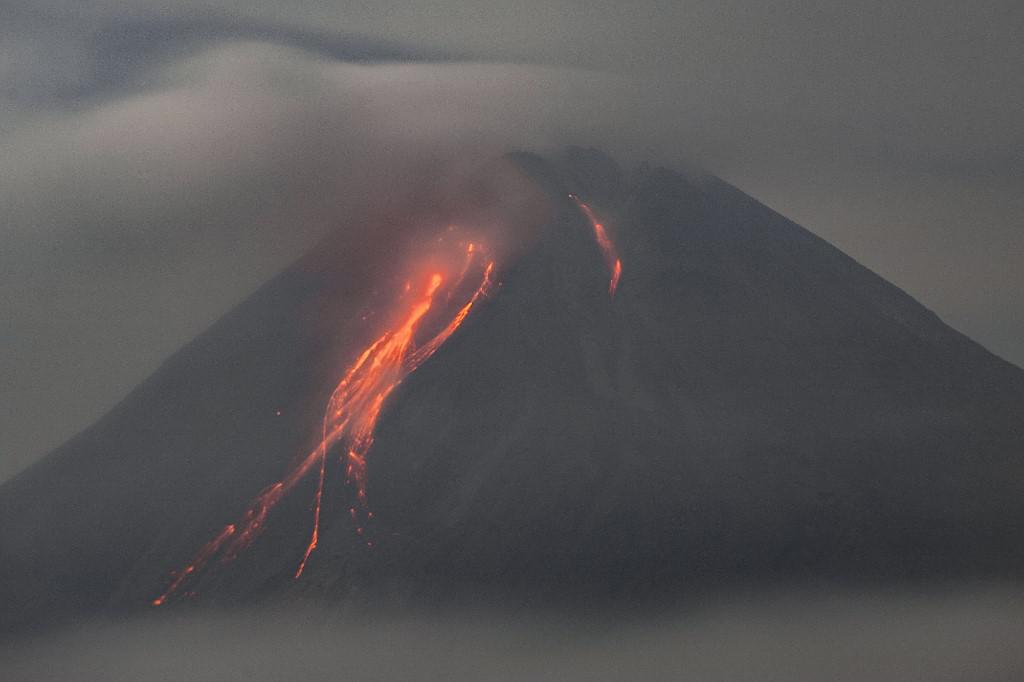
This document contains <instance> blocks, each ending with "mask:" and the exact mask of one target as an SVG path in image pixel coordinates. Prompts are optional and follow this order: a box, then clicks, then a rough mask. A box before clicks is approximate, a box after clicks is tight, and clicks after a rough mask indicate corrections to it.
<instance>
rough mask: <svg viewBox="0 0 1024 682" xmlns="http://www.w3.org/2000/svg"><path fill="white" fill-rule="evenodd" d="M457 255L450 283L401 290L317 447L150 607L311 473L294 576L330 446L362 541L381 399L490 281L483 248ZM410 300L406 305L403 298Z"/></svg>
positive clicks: (260, 521) (334, 399) (235, 548)
mask: <svg viewBox="0 0 1024 682" xmlns="http://www.w3.org/2000/svg"><path fill="white" fill-rule="evenodd" d="M462 250H463V251H464V253H465V260H464V264H463V267H462V269H461V272H460V273H459V274H458V276H457V277H453V278H451V281H450V282H446V276H445V273H444V272H440V271H434V272H431V273H429V275H428V276H427V278H426V283H425V285H424V286H423V287H422V289H420V293H418V294H416V295H415V296H412V292H413V290H414V288H415V287H414V285H413V280H410V281H409V282H408V283H407V284H406V285H405V287H404V294H403V296H402V299H401V306H400V309H399V311H397V314H396V315H395V316H394V319H396V320H397V322H396V323H395V324H394V325H393V326H392V327H390V328H388V329H385V330H384V331H383V332H382V333H381V334H380V336H378V337H377V339H376V340H374V341H373V342H372V343H370V344H369V345H368V346H367V347H366V348H365V349H364V350H363V352H362V353H361V354H360V355H359V356H358V358H357V359H356V360H355V362H353V363H352V365H351V366H350V367H349V368H348V370H347V371H346V372H345V374H344V376H343V377H342V379H341V381H340V382H339V383H338V385H337V387H336V388H335V389H334V392H333V393H332V394H331V397H330V400H329V401H328V403H327V409H326V411H325V413H324V418H323V424H322V429H321V434H320V442H319V444H318V445H317V447H316V448H314V449H313V450H312V451H311V452H310V453H308V454H307V455H306V456H305V457H304V458H302V459H301V460H300V461H299V462H298V463H297V464H295V465H294V466H293V467H292V468H291V469H290V470H289V471H288V472H287V473H286V475H285V476H284V477H283V478H282V479H281V480H279V481H277V482H276V483H274V484H272V485H270V486H268V487H267V488H265V489H264V490H263V492H261V493H260V494H259V495H258V496H257V497H256V498H255V499H254V500H253V501H252V503H251V504H250V505H249V507H248V509H247V510H246V512H245V514H244V515H243V517H242V519H241V520H240V521H238V522H236V523H231V524H228V525H226V526H224V528H223V529H221V531H220V532H219V533H218V534H217V535H216V536H215V537H214V538H213V539H212V540H210V541H209V542H207V543H206V544H205V545H204V546H203V547H202V549H200V550H199V552H198V553H197V554H196V555H195V556H194V557H193V559H192V561H191V562H190V563H189V564H188V565H187V566H185V567H184V568H183V569H181V570H179V571H177V572H175V573H174V574H173V578H172V580H171V582H170V584H169V585H168V587H167V588H166V590H165V591H164V593H163V594H161V595H160V596H159V597H157V598H156V599H154V600H153V601H152V602H151V603H152V604H153V605H154V606H160V605H161V604H164V603H166V601H167V599H168V598H169V597H170V596H171V595H173V594H174V593H175V592H177V591H178V590H179V588H181V587H182V585H183V584H184V583H185V582H186V581H188V580H189V578H190V577H192V576H195V575H197V574H198V573H200V572H201V571H202V570H203V568H204V567H205V566H206V565H207V564H208V563H209V562H210V561H211V560H212V559H214V558H215V557H219V560H220V562H221V563H224V562H227V561H230V560H232V559H234V558H235V557H236V556H238V554H239V553H240V552H241V551H242V550H244V549H245V548H246V547H248V546H249V545H250V544H251V543H252V542H253V540H254V539H255V538H256V536H257V535H258V534H259V532H260V531H261V530H262V528H263V526H264V525H265V523H266V521H267V516H268V515H269V513H270V511H271V509H273V507H274V506H275V505H276V504H277V503H278V502H279V501H280V500H281V499H282V498H284V496H285V495H287V494H288V493H289V492H291V490H292V489H293V488H294V487H295V486H296V485H297V484H298V483H299V482H300V481H302V480H303V479H304V478H305V477H306V475H307V474H308V473H309V472H310V471H312V470H314V469H315V470H316V471H317V472H318V479H317V487H316V493H315V495H314V498H313V529H312V533H311V536H310V539H309V542H308V544H307V546H306V551H305V553H304V554H303V556H302V559H301V561H300V562H299V564H298V567H297V568H296V571H295V577H296V578H298V577H299V576H301V575H302V572H303V571H304V570H305V568H306V564H307V562H308V561H309V558H310V555H312V553H313V551H314V550H315V549H316V547H317V543H318V542H319V539H320V511H321V502H322V499H323V491H324V479H325V476H326V473H327V466H326V464H327V457H328V455H329V454H330V453H331V452H332V451H333V450H334V448H335V446H339V445H340V446H342V447H344V450H343V452H344V454H343V455H342V460H343V463H344V467H345V480H346V482H347V483H348V484H349V485H350V486H352V488H353V489H354V491H355V502H354V504H353V506H352V507H350V509H349V515H350V517H351V519H352V522H353V523H354V525H355V528H356V533H357V534H358V535H359V536H364V531H365V524H366V520H368V519H371V518H373V512H371V511H370V510H369V506H368V503H367V491H366V484H367V478H366V458H367V454H368V453H369V450H370V448H371V447H372V446H373V440H374V430H375V429H376V426H377V422H378V420H379V418H380V415H381V411H382V410H383V409H384V405H385V403H386V402H387V399H388V397H389V396H390V395H391V393H392V392H393V391H394V390H395V388H397V387H398V385H399V384H400V383H401V382H402V380H403V379H405V377H407V376H408V375H409V374H411V373H412V372H414V371H415V370H416V369H417V368H418V367H419V366H420V365H422V364H423V363H424V362H426V360H427V359H429V358H430V357H431V356H432V355H433V354H434V353H435V352H436V351H437V349H438V348H440V347H441V345H442V344H444V342H445V341H447V340H448V338H449V337H451V335H452V334H454V333H455V330H456V329H458V328H459V326H460V325H461V324H462V323H463V321H464V320H465V319H466V317H467V316H468V315H469V313H470V311H471V310H472V309H473V307H474V306H476V305H477V304H478V303H479V301H480V300H481V298H483V297H484V296H486V295H487V293H488V292H489V291H490V288H491V286H492V284H493V276H494V267H495V264H494V261H493V260H490V259H489V258H488V256H487V255H486V250H485V249H484V248H483V247H482V246H481V245H480V244H478V243H477V244H474V243H470V244H468V245H466V244H463V245H462ZM471 271H474V272H479V277H480V279H479V283H478V284H477V286H476V287H475V289H474V290H473V291H472V293H471V294H470V295H469V296H468V299H467V300H466V302H465V303H464V304H463V305H462V306H461V307H459V308H458V309H457V310H455V311H454V313H453V314H452V315H451V317H450V319H449V320H448V322H447V323H446V324H444V326H443V327H441V328H440V330H439V331H437V332H435V333H434V334H433V336H430V337H429V338H428V339H427V340H426V341H423V342H422V343H417V341H418V332H421V331H422V330H421V327H422V326H424V322H425V319H427V318H429V320H430V323H431V324H429V325H427V326H434V327H435V328H436V326H438V325H439V323H440V321H443V319H445V318H444V317H441V318H440V320H435V317H434V315H435V314H438V315H440V314H442V313H446V312H448V311H447V308H448V305H447V303H448V301H450V300H451V298H452V297H453V296H456V295H460V294H463V295H464V294H465V293H468V292H465V291H464V287H462V286H461V285H462V282H463V280H464V279H465V278H466V277H467V276H468V274H469V273H470V272H471ZM443 290H446V291H447V295H446V296H444V297H442V296H441V295H440V292H442V291H443ZM411 296H412V300H408V299H409V298H410V297H411ZM439 299H440V301H439ZM365 542H366V545H367V546H368V547H373V541H372V540H365Z"/></svg>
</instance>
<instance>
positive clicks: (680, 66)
mask: <svg viewBox="0 0 1024 682" xmlns="http://www.w3.org/2000/svg"><path fill="white" fill-rule="evenodd" d="M122 5H123V3H114V2H105V1H99V2H76V3H67V2H58V1H49V0H42V1H34V2H31V3H29V2H5V3H2V4H0V19H2V21H0V148H2V150H3V153H2V157H0V205H2V206H3V207H4V219H3V221H2V223H0V230H2V233H0V240H2V244H0V319H2V320H3V325H2V327H0V332H2V336H0V338H2V344H0V376H2V377H3V381H2V382H0V391H2V392H3V395H2V396H0V397H2V399H3V403H4V404H5V405H6V406H7V409H6V410H4V411H2V412H0V479H3V478H7V477H10V476H11V475H13V474H14V473H16V472H17V471H19V470H21V469H22V468H24V467H25V466H26V465H27V464H29V463H30V462H31V461H33V460H34V459H35V458H36V457H38V456H39V455H41V454H43V453H45V452H46V451H48V450H49V449H50V448H52V447H53V446H55V445H57V444H59V443H60V442H62V441H64V440H66V439H67V438H68V437H69V436H71V435H72V434H73V433H75V432H76V431H77V430H79V429H80V428H83V427H84V426H86V425H88V424H89V423H91V422H92V421H94V420H95V419H96V418H97V417H99V416H100V415H101V414H103V413H104V412H105V411H106V410H107V409H108V408H109V407H110V406H112V405H113V404H114V403H116V402H117V401H118V400H119V399H120V398H121V397H122V396H123V395H124V394H125V393H126V392H127V391H128V390H129V389H130V388H131V387H132V386H134V385H135V384H136V383H138V382H139V381H140V380H141V379H143V378H144V377H145V376H146V375H148V374H149V373H150V372H151V371H152V370H153V369H154V368H155V367H156V366H157V365H158V364H159V363H160V361H161V360H162V359H164V358H165V357H166V356H167V355H169V354H170V353H171V352H173V351H174V350H175V349H177V348H178V347H179V346H180V345H181V344H182V343H184V342H186V341H187V340H189V339H190V338H192V337H193V336H194V335H195V334H196V333H198V332H199V331H201V330H202V329H203V328H205V327H206V326H207V325H209V324H210V323H211V322H212V321H213V320H215V319H216V318H217V317H218V316H219V315H220V314H222V313H223V312H224V311H226V310H227V309H228V308H229V307H230V306H231V305H232V304H233V303H235V302H237V301H238V300H240V299H241V298H243V297H244V296H245V295H246V294H248V293H249V292H250V291H251V290H252V289H253V288H254V287H255V286H256V285H257V284H258V283H260V282H261V281H263V280H265V279H266V278H268V277H269V276H270V275H272V274H273V273H274V272H276V271H277V270H279V269H280V268H281V267H283V266H284V265H286V264H287V263H288V262H290V261H291V260H292V259H293V258H295V257H296V256H297V255H298V254H300V253H301V252H302V251H303V250H304V249H306V248H308V247H309V246H310V245H311V244H312V243H313V242H314V241H315V239H316V238H317V237H318V236H320V235H322V234H324V233H325V232H326V231H327V230H330V229H336V228H338V227H339V226H343V225H345V224H356V223H357V221H355V220H352V217H353V216H355V215H358V212H359V211H360V210H361V209H362V208H364V207H365V206H366V205H367V204H368V203H372V202H374V201H380V200H382V199H384V198H387V197H389V196H391V195H393V193H396V192H398V193H401V192H406V191H412V188H411V187H410V185H411V183H412V181H411V178H414V177H416V176H417V173H418V172H420V171H421V170H422V169H423V168H424V167H430V166H431V165H432V164H442V165H448V164H451V163H455V162H460V163H465V162H466V160H467V159H472V158H488V157H490V156H492V155H494V154H497V153H500V152H502V151H505V150H509V149H516V148H532V149H544V148H548V147H551V146H555V145H561V144H564V143H577V144H590V145H594V146H598V147H601V148H604V149H607V150H609V151H611V152H613V153H615V154H616V155H617V156H619V158H620V159H622V160H623V161H625V162H627V163H631V162H637V161H640V160H649V161H655V162H664V163H668V164H671V165H674V166H687V167H691V166H701V167H704V168H706V169H708V170H710V171H712V172H715V173H717V174H719V175H721V176H723V177H724V178H726V179H727V180H730V181H732V182H734V183H736V184H737V185H739V186H740V187H742V188H743V189H744V190H746V191H748V192H750V193H751V194H753V195H755V196H757V197H759V198H761V199H762V200H764V201H765V202H766V203H768V204H769V205H771V206H772V207H774V208H776V209H777V210H779V211H780V212H782V213H784V214H786V215H788V216H790V217H792V218H794V219H796V220H798V221H799V222H801V223H802V224H804V225H806V226H807V227H808V228H810V229H812V230H813V231H815V232H817V233H818V234H820V235H822V236H823V237H825V238H827V239H829V240H830V241H832V242H833V243H835V244H836V245H837V246H839V247H840V248H842V249H844V250H845V251H847V252H848V253H850V254H851V255H853V256H854V257H856V258H858V259H859V260H861V261H862V262H863V263H865V264H866V265H868V266H869V267H871V268H873V269H875V270H876V271H877V272H879V273H880V274H882V275H883V276H885V277H887V278H888V279H890V280H892V281H894V282H895V283H896V284H898V285H900V286H903V287H904V288H906V289H907V290H908V291H909V292H910V293H911V294H912V295H914V296H915V297H917V298H919V299H920V300H922V301H923V302H924V303H925V304H926V305H928V306H929V307H931V308H933V309H934V310H935V311H936V312H938V313H939V314H940V316H942V317H943V319H945V320H946V321H948V322H949V323H951V324H952V325H953V326H955V327H957V328H958V329H960V330H961V331H963V332H965V333H966V334H968V335H969V336H972V337H973V338H975V339H977V340H979V341H980V342H982V343H983V344H984V345H986V346H987V347H988V348H990V349H991V350H993V351H994V352H996V353H998V354H1000V355H1002V356H1003V357H1006V358H1007V359H1009V360H1011V361H1013V362H1016V363H1017V364H1022V363H1024V304H1022V302H1021V298H1020V297H1019V295H1018V292H1019V291H1020V289H1021V286H1022V285H1024V281H1022V278H1024V275H1022V272H1024V270H1022V269H1021V268H1020V258H1021V256H1022V255H1024V230H1022V229H1021V228H1022V227H1024V225H1022V218H1021V216H1022V215H1024V192H1022V191H1021V190H1022V189H1024V171H1022V169H1024V163H1022V162H1024V123H1022V119H1021V117H1020V115H1019V112H1020V111H1021V110H1024V89H1022V88H1021V87H1020V76H1019V74H1020V73H1021V72H1022V70H1024V49H1022V47H1021V46H1022V45H1024V9H1022V7H1021V5H1020V4H1019V3H1015V2H1009V1H1008V2H997V1H994V0H986V1H985V2H980V3H972V4H963V3H952V2H917V3H901V4H897V5H893V4H891V3H876V2H871V3H857V4H856V5H850V4H848V5H845V6H842V7H823V6H821V5H820V4H819V3H811V2H787V3H781V4H778V3H777V4H772V5H760V4H755V3H723V2H686V3H677V2H671V3H669V2H656V1H653V0H652V1H646V2H635V3H629V4H624V3H606V2H591V3H580V2H569V1H568V0H565V1H561V2H555V1H549V2H539V1H531V2H517V3H511V4H509V3H496V2H485V3H479V2H475V3H466V2H455V1H448V2H440V3H431V5H430V6H429V9H428V8H427V7H426V6H422V5H414V4H406V3H395V2H377V3H373V4H372V5H361V4H357V3H345V2H341V3H339V2H330V3H325V2H316V1H308V2H303V1H297V0H291V1H286V2H277V3H265V4H263V5H260V4H255V3H254V4H251V5H250V6H248V7H242V6H239V5H237V4H236V3H229V2H217V1H216V0H210V1H207V2H179V3H176V4H174V5H173V6H168V5H167V4H166V3H155V2H149V1H148V0H143V1H142V2H138V3H132V5H131V7H125V6H122Z"/></svg>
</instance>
